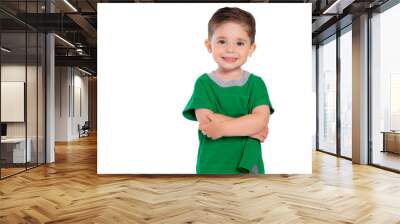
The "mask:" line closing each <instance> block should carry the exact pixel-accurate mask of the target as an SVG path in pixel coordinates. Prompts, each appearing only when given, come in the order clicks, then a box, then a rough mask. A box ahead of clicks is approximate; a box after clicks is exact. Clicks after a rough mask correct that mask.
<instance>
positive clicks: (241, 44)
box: [236, 42, 244, 46]
mask: <svg viewBox="0 0 400 224" xmlns="http://www.w3.org/2000/svg"><path fill="white" fill-rule="evenodd" d="M236 44H237V45H238V46H244V43H243V42H237V43H236Z"/></svg>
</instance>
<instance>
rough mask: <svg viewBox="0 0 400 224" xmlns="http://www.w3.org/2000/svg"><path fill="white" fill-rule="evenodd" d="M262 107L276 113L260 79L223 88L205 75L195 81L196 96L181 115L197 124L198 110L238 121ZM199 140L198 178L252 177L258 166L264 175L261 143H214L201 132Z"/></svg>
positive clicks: (233, 139)
mask: <svg viewBox="0 0 400 224" xmlns="http://www.w3.org/2000/svg"><path fill="white" fill-rule="evenodd" d="M259 105H268V106H269V108H270V113H271V114H272V113H273V112H274V109H273V107H272V105H271V102H270V100H269V96H268V91H267V87H266V85H265V83H264V81H263V80H262V78H261V77H259V76H256V75H254V74H249V75H248V78H247V81H245V83H242V85H232V86H227V87H226V86H225V87H224V86H221V85H219V84H217V83H216V82H215V81H214V80H213V79H212V78H211V77H210V76H209V75H208V74H207V73H204V74H203V75H201V76H200V77H199V78H198V79H197V80H196V83H195V86H194V91H193V94H192V96H191V98H190V100H189V102H188V103H187V105H186V107H185V109H184V110H183V112H182V114H183V116H184V117H185V118H187V119H189V120H193V121H197V119H196V114H195V109H199V108H206V109H209V110H212V111H213V112H214V113H219V114H224V115H226V116H230V117H235V118H237V117H241V116H244V115H246V114H251V112H252V110H253V109H254V108H255V107H257V106H259ZM198 137H199V141H200V144H199V150H198V154H197V165H196V172H197V174H239V173H249V172H250V170H251V168H252V167H253V165H257V166H258V173H261V174H265V171H264V163H263V160H262V153H261V144H260V141H259V140H258V139H254V138H250V137H248V136H235V137H222V138H219V139H216V140H213V139H211V138H208V137H207V136H206V135H203V133H202V132H201V130H198Z"/></svg>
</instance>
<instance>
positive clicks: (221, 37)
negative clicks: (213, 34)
mask: <svg viewBox="0 0 400 224" xmlns="http://www.w3.org/2000/svg"><path fill="white" fill-rule="evenodd" d="M219 39H226V37H224V36H219V37H217V40H219ZM237 40H239V41H243V42H247V40H245V39H242V38H238V39H237Z"/></svg>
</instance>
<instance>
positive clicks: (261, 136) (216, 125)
mask: <svg viewBox="0 0 400 224" xmlns="http://www.w3.org/2000/svg"><path fill="white" fill-rule="evenodd" d="M195 113H196V118H197V120H198V121H199V123H200V124H199V129H200V130H201V131H202V133H203V134H205V135H207V136H208V137H210V138H212V139H218V138H221V137H232V136H249V137H252V138H256V139H258V140H260V142H264V140H265V138H266V137H267V135H268V122H269V115H270V110H269V107H268V106H267V105H260V106H258V107H256V108H254V109H253V111H252V113H251V114H247V115H244V116H241V117H238V118H233V117H229V116H226V115H223V114H218V113H214V112H213V111H211V110H209V109H204V108H200V109H196V110H195Z"/></svg>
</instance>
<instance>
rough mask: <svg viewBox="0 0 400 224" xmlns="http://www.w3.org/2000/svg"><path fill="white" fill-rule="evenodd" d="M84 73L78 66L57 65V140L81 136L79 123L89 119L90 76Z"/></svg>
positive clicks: (67, 139) (81, 123)
mask: <svg viewBox="0 0 400 224" xmlns="http://www.w3.org/2000/svg"><path fill="white" fill-rule="evenodd" d="M83 75H84V74H83V73H82V72H80V71H79V70H77V69H76V68H72V67H56V84H55V86H56V91H55V98H56V99H55V120H56V135H55V140H56V141H69V140H73V139H77V138H79V133H78V124H80V125H83V123H84V122H85V121H87V120H88V78H87V77H86V76H83ZM79 90H80V91H79ZM79 92H80V93H79ZM79 95H80V97H79ZM79 100H80V101H81V102H79ZM79 105H81V106H82V108H81V110H82V112H81V113H80V112H79Z"/></svg>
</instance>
